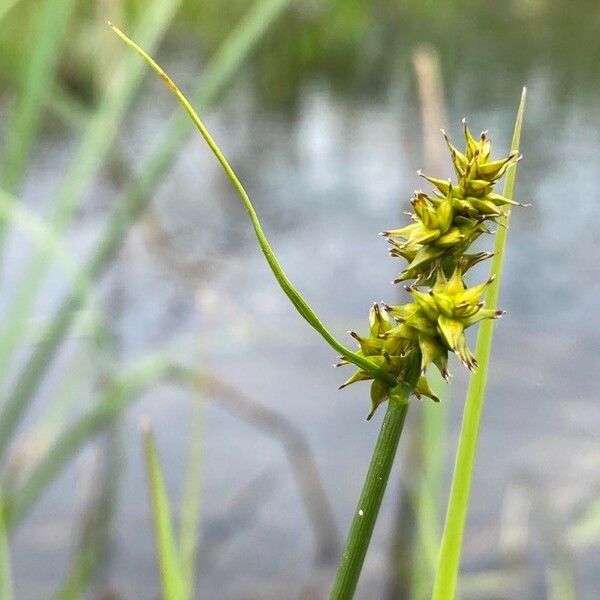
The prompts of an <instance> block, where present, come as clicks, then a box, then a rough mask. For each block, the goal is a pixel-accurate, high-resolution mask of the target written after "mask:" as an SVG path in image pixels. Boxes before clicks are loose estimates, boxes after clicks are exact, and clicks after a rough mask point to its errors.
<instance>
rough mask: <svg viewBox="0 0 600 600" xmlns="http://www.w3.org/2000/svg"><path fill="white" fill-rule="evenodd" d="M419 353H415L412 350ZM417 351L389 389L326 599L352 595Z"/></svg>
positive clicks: (409, 389)
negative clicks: (399, 379)
mask: <svg viewBox="0 0 600 600" xmlns="http://www.w3.org/2000/svg"><path fill="white" fill-rule="evenodd" d="M416 354H419V353H416ZM420 360H421V358H420V354H419V356H415V357H414V358H413V360H412V361H411V364H410V367H409V369H410V371H409V373H408V374H407V382H408V383H401V384H399V385H397V386H396V387H395V388H394V389H393V390H392V391H391V392H390V397H389V400H388V407H387V411H386V413H385V417H384V418H383V423H382V425H381V430H380V432H379V437H378V438H377V443H376V444H375V449H374V450H373V456H372V457H371V464H370V465H369V470H368V471H367V476H366V478H365V482H364V484H363V489H362V492H361V494H360V498H359V500H358V506H357V507H356V512H355V514H354V518H353V519H352V525H351V526H350V531H349V532H348V538H347V539H346V546H345V547H344V552H343V553H342V558H341V560H340V563H339V565H338V570H337V573H336V576H335V581H334V584H333V588H332V590H331V595H330V600H349V599H350V598H352V597H353V596H354V591H355V590H356V585H357V583H358V578H359V577H360V572H361V570H362V566H363V563H364V561H365V556H366V554H367V549H368V547H369V543H370V541H371V536H372V535H373V529H374V527H375V522H376V521H377V517H378V515H379V508H380V507H381V501H382V499H383V494H384V493H385V488H386V487H387V482H388V479H389V476H390V472H391V470H392V465H393V464H394V458H395V456H396V450H397V448H398V442H399V441H400V435H401V434H402V428H403V427H404V420H405V418H406V413H407V412H408V403H409V398H410V395H411V393H412V389H413V386H414V385H415V383H416V381H417V378H418V376H419V364H420Z"/></svg>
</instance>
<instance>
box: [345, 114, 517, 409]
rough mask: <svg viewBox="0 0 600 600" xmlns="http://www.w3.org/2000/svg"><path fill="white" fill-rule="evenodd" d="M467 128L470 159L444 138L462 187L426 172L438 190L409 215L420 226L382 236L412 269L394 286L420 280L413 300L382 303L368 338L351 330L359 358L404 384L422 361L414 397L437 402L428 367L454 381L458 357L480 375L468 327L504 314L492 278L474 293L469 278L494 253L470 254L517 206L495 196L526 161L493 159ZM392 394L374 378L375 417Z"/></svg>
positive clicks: (486, 144) (365, 376) (417, 198)
mask: <svg viewBox="0 0 600 600" xmlns="http://www.w3.org/2000/svg"><path fill="white" fill-rule="evenodd" d="M463 125H464V135H465V144H466V148H465V152H464V153H462V152H460V151H459V150H458V149H457V148H456V147H455V146H453V145H452V144H451V143H450V140H449V139H448V137H447V136H446V134H445V133H444V137H445V139H446V143H447V144H448V148H449V150H450V155H451V157H452V164H453V166H454V170H455V172H456V176H457V183H454V184H453V183H452V181H451V180H442V179H435V178H434V177H429V176H427V175H423V174H422V173H420V172H419V175H421V176H422V177H423V178H424V179H426V180H427V181H428V182H430V183H431V184H432V185H433V186H434V188H435V189H434V192H433V193H432V194H431V195H428V194H425V193H423V192H421V191H416V192H415V195H414V197H413V199H412V206H413V212H412V213H410V216H411V219H412V221H413V223H411V224H410V225H407V226H406V227H402V228H400V229H394V230H390V231H385V232H383V233H382V235H383V236H385V237H386V238H387V240H388V241H389V243H390V245H391V249H390V255H391V256H393V257H399V258H402V259H404V260H406V261H407V263H408V265H407V266H406V268H405V269H404V270H403V271H402V272H401V273H400V275H399V276H398V277H397V278H396V279H395V280H394V283H399V282H401V281H407V280H413V283H412V285H410V286H406V287H405V289H406V290H407V291H408V292H409V294H410V295H411V297H412V302H410V303H408V304H402V305H399V306H388V305H386V304H383V303H382V304H375V305H374V306H373V307H372V308H371V311H370V314H369V324H370V330H369V335H368V336H366V337H363V336H360V335H358V334H357V333H354V332H351V335H352V337H354V338H355V339H356V340H357V341H358V343H359V345H360V350H359V351H358V353H359V354H361V355H362V356H364V357H365V358H367V359H368V360H369V361H371V362H373V364H374V365H376V366H377V367H379V368H380V369H381V370H382V371H384V372H385V373H387V374H389V375H390V376H391V377H390V378H391V379H393V380H394V381H396V382H397V383H401V382H403V381H406V374H407V370H408V368H409V364H410V362H411V361H412V360H414V358H415V357H418V358H417V360H420V364H421V375H420V377H419V379H418V381H417V382H416V385H415V390H414V391H415V394H416V395H417V396H421V395H423V396H427V397H429V398H432V399H433V400H435V401H437V400H438V399H437V398H436V396H435V395H434V394H433V393H432V392H431V390H430V389H429V386H428V384H427V380H426V379H425V373H426V370H427V367H428V366H429V365H430V364H432V363H433V364H434V365H435V366H436V367H437V368H438V369H439V371H440V373H441V374H442V376H443V377H444V379H447V378H448V368H447V365H448V353H449V352H453V353H455V354H456V355H457V356H458V358H459V359H460V361H461V362H462V363H463V364H464V365H465V366H466V367H467V368H468V369H471V370H473V369H475V368H476V367H477V361H476V360H475V357H474V356H473V354H472V353H471V351H470V350H469V348H468V347H467V343H466V339H465V329H467V328H468V327H471V325H474V324H475V323H477V322H479V321H481V320H482V319H495V318H498V317H499V316H501V315H502V314H503V311H501V310H491V309H485V308H483V305H484V303H483V301H482V296H483V294H484V292H485V290H486V288H487V286H488V285H489V284H490V283H491V282H492V279H490V280H488V281H486V282H485V283H482V284H480V285H476V286H473V287H470V288H469V287H466V285H465V281H464V274H465V272H466V271H467V270H468V269H469V268H470V267H472V266H473V265H475V264H476V263H478V262H480V261H481V260H484V259H486V258H489V257H490V256H492V253H490V252H475V253H469V252H468V249H469V248H470V247H471V245H472V244H473V242H474V241H475V240H476V239H477V238H478V237H479V236H480V235H481V234H483V233H491V231H490V229H489V228H488V224H489V223H490V222H496V221H497V220H498V218H499V217H502V216H503V215H504V214H505V211H506V210H507V209H508V208H510V205H516V204H518V203H517V202H514V201H513V200H510V199H508V198H505V197H503V196H501V195H500V194H497V193H495V192H494V191H493V187H494V185H495V184H496V183H497V182H498V180H499V179H500V178H501V177H502V176H503V175H504V173H506V170H507V169H508V167H509V166H511V165H513V164H515V163H516V162H517V160H519V158H520V157H518V156H517V155H516V154H515V153H513V154H509V155H508V156H507V157H506V158H502V159H500V160H492V158H491V142H490V139H489V138H488V136H487V133H486V132H483V133H482V134H481V136H480V138H479V140H476V139H475V138H474V137H473V135H472V134H471V132H470V131H469V128H468V127H467V124H466V121H463ZM419 288H421V289H419ZM340 364H347V362H346V361H342V362H341V363H340ZM369 379H373V376H372V375H370V374H369V373H367V372H365V371H362V370H358V371H357V372H356V373H354V375H352V377H350V379H348V380H347V381H346V382H345V383H344V384H343V385H342V387H345V386H347V385H349V384H351V383H354V382H356V381H364V380H369ZM390 389H391V386H390V385H389V384H388V383H386V382H385V381H382V380H379V379H374V380H373V383H372V384H371V412H370V413H369V417H368V418H371V416H372V415H373V413H374V412H375V409H376V408H377V406H378V405H379V404H381V403H382V402H383V401H385V400H386V399H387V397H388V394H389V392H390Z"/></svg>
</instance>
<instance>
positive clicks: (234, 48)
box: [0, 0, 290, 456]
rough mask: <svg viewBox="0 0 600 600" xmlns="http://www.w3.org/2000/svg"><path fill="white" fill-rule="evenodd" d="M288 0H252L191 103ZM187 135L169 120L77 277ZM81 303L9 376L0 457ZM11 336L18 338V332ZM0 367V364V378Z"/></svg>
mask: <svg viewBox="0 0 600 600" xmlns="http://www.w3.org/2000/svg"><path fill="white" fill-rule="evenodd" d="M289 2H290V0H258V2H257V3H256V5H255V6H253V7H252V8H251V9H250V11H249V12H248V14H247V15H246V17H244V19H243V22H241V23H240V24H239V25H238V26H237V27H236V28H235V29H234V30H233V31H232V32H231V34H230V35H229V37H228V38H227V39H226V40H225V41H224V42H223V45H222V46H221V47H220V48H219V50H218V51H217V53H216V54H215V56H214V57H213V59H212V60H211V61H210V63H209V64H208V67H207V72H206V76H205V77H203V78H202V79H201V81H200V83H199V84H198V87H197V89H196V94H195V100H196V102H198V103H199V104H202V105H204V106H208V105H211V104H212V103H213V102H214V101H215V100H216V99H217V98H218V96H219V95H220V94H221V93H222V92H223V90H224V88H225V86H226V85H227V84H228V83H229V82H230V81H231V79H232V78H233V77H234V76H235V74H236V72H237V71H238V70H239V68H240V66H241V65H242V63H243V61H244V60H245V59H246V58H247V56H248V54H249V53H250V52H251V50H252V48H253V47H254V45H255V44H256V42H257V41H258V40H259V39H260V38H261V37H262V36H263V35H264V34H265V32H266V31H267V29H268V27H269V25H271V24H272V22H273V21H274V20H275V18H276V17H277V16H278V15H279V14H280V13H281V11H282V10H283V8H285V7H286V6H287V5H288V4H289ZM190 134H191V132H190V128H189V125H188V122H187V119H186V118H185V116H182V117H181V118H177V117H174V118H173V119H171V121H170V123H169V127H168V128H167V131H166V133H165V134H164V136H163V138H162V139H161V141H160V143H159V144H158V147H157V149H156V150H155V151H154V152H153V154H152V156H151V158H150V159H149V161H148V163H147V165H146V168H145V169H144V170H143V174H142V175H141V176H140V178H139V179H138V180H136V181H134V182H133V183H132V184H131V186H129V188H128V189H127V190H126V192H125V194H124V196H123V198H121V199H120V200H119V201H118V202H117V209H116V210H115V212H114V213H113V214H112V216H111V218H110V220H109V222H108V223H107V225H106V227H105V229H104V233H103V234H102V236H101V238H100V240H99V242H98V244H97V246H96V248H95V250H94V252H93V254H92V256H91V258H90V259H89V260H88V262H87V263H86V264H85V265H84V266H82V267H81V271H80V275H81V277H82V280H83V279H89V280H96V279H98V278H99V277H100V276H101V275H102V273H103V272H104V270H105V269H106V268H107V266H108V265H109V264H110V261H111V260H112V259H113V257H114V255H115V254H116V252H117V251H118V250H119V248H120V246H121V243H122V241H123V239H124V237H125V235H126V234H127V231H129V228H130V227H131V225H132V224H133V223H134V222H135V220H136V219H137V217H138V216H139V214H140V213H141V212H142V211H143V210H144V209H145V208H146V206H147V204H148V202H149V200H150V198H151V195H152V190H153V189H154V187H155V185H156V184H157V183H158V181H159V180H160V178H161V176H162V175H163V174H164V173H165V172H166V171H167V170H168V169H169V168H170V166H171V165H172V164H173V162H174V161H175V159H176V158H177V156H178V154H179V150H180V149H181V147H182V145H183V144H184V143H185V141H186V140H187V138H188V137H189V135H190ZM83 303H84V298H83V296H82V294H81V292H80V290H79V286H75V287H73V288H72V289H71V291H70V292H69V295H68V296H67V298H66V299H65V300H64V302H63V303H62V304H61V305H60V307H59V308H58V310H57V311H56V313H55V314H54V316H53V318H52V320H51V322H50V323H49V325H48V327H47V328H46V329H45V331H44V334H43V335H42V336H41V337H42V339H43V340H44V342H43V343H41V344H39V345H38V346H37V347H36V348H35V349H34V351H33V354H32V355H31V357H30V358H29V360H28V361H27V362H26V363H25V365H24V366H23V368H22V370H21V372H20V373H19V374H18V376H17V377H16V378H15V384H14V387H13V389H12V390H11V392H10V393H9V394H8V395H7V397H6V399H5V401H4V405H3V408H2V412H1V413H0V456H1V455H2V454H3V453H4V451H5V450H6V447H7V445H8V443H9V441H10V439H11V435H12V432H13V431H14V430H15V428H16V426H17V425H18V423H19V422H20V420H21V418H22V416H23V414H24V412H25V410H26V409H27V406H28V405H29V402H31V399H32V397H33V395H34V394H35V392H36V391H37V389H38V387H39V385H40V383H41V381H42V379H43V377H44V375H45V373H46V371H47V369H48V367H49V365H50V364H51V363H52V359H53V357H54V355H55V354H56V352H57V350H58V348H59V347H60V345H61V344H62V342H63V340H64V339H65V336H66V335H67V333H68V331H69V330H70V328H71V326H72V324H73V322H74V321H75V319H76V317H77V314H78V311H79V309H80V308H81V307H82V305H83ZM12 337H15V336H12ZM16 338H18V339H20V337H19V336H16ZM0 347H3V348H4V346H3V344H1V343H0ZM3 356H4V354H3V353H0V365H1V363H2V360H3V359H2V357H3ZM2 371H3V370H2V368H1V366H0V379H1V377H2Z"/></svg>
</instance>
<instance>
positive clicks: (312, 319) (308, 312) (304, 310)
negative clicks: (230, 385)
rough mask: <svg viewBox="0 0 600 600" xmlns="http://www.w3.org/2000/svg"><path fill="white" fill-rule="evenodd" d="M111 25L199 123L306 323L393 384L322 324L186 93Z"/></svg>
mask: <svg viewBox="0 0 600 600" xmlns="http://www.w3.org/2000/svg"><path fill="white" fill-rule="evenodd" d="M111 28H112V29H113V31H114V32H115V33H116V34H117V35H118V36H119V37H120V38H121V39H122V40H123V41H124V42H125V43H126V44H127V45H128V46H129V47H130V48H132V49H133V50H135V51H136V52H137V53H138V54H139V55H140V56H141V57H142V58H143V59H144V60H145V61H146V62H147V63H148V65H149V66H150V67H151V68H152V69H153V70H154V71H155V72H156V73H157V75H159V77H161V79H162V80H163V81H164V82H165V83H166V84H167V86H168V88H169V89H170V90H171V92H172V93H173V95H174V96H175V97H176V98H177V100H178V101H179V103H180V104H181V105H182V106H183V108H184V110H185V111H186V112H187V114H188V116H189V117H190V119H191V120H192V122H193V123H194V125H195V126H196V129H198V131H199V132H200V135H201V136H202V137H203V138H204V140H205V142H206V143H207V144H208V146H209V148H210V150H211V151H212V153H213V154H214V155H215V157H216V159H217V160H218V161H219V164H220V165H221V167H222V168H223V171H224V172H225V174H226V175H227V177H228V178H229V180H230V182H231V184H232V185H233V187H234V189H235V190H236V192H237V193H238V195H239V196H240V198H241V200H242V202H243V204H244V206H245V208H246V210H247V212H248V215H249V216H250V220H251V222H252V226H253V228H254V232H255V234H256V238H257V240H258V243H259V245H260V248H261V250H262V252H263V254H264V256H265V259H266V260H267V263H268V264H269V267H270V268H271V271H272V272H273V275H274V276H275V279H276V280H277V283H278V284H279V285H280V287H281V289H282V290H283V292H284V293H285V294H286V296H287V297H288V298H289V299H290V301H291V303H292V304H293V305H294V307H295V308H296V310H297V311H298V313H299V314H300V315H301V316H302V317H303V318H304V319H305V320H306V321H307V323H308V324H309V325H310V326H311V327H312V328H313V329H315V330H316V331H317V333H319V334H320V335H321V337H322V338H323V339H324V340H325V341H326V342H327V343H328V344H329V345H330V346H331V347H332V348H333V349H334V350H336V351H337V352H339V353H340V354H341V355H342V356H343V357H344V358H345V359H347V360H348V361H350V362H352V363H354V364H356V365H357V366H359V367H360V368H361V369H363V370H365V371H367V372H368V373H370V374H372V375H373V376H374V377H377V378H378V379H382V380H384V381H386V382H387V383H389V384H390V385H394V384H395V381H394V380H393V378H392V377H390V375H388V374H387V373H385V372H383V371H382V370H381V369H379V368H377V367H376V366H375V365H374V364H373V363H372V362H371V361H369V360H367V359H366V358H364V357H362V356H360V355H358V354H356V353H355V352H352V351H351V350H349V349H347V348H346V347H344V346H343V345H342V344H341V342H339V341H338V340H337V339H335V338H334V337H333V335H332V334H331V333H330V332H329V330H327V329H326V328H325V326H324V325H323V323H322V322H321V321H320V319H319V318H318V317H317V315H316V313H315V312H314V311H313V309H312V308H311V307H310V306H309V304H308V303H307V302H306V300H305V299H304V298H303V297H302V296H301V295H300V293H299V292H298V290H296V288H295V287H294V286H293V284H292V282H291V281H290V280H289V279H288V277H287V275H286V274H285V272H284V271H283V269H282V267H281V265H280V264H279V261H278V260H277V257H276V255H275V253H274V251H273V249H272V248H271V245H270V244H269V241H268V240H267V237H266V236H265V233H264V231H263V228H262V225H261V223H260V220H259V218H258V215H257V213H256V210H255V209H254V206H253V204H252V202H251V200H250V198H249V196H248V193H247V192H246V190H245V188H244V186H243V185H242V183H241V182H240V180H239V179H238V177H237V175H236V174H235V172H234V170H233V169H232V168H231V165H230V164H229V162H228V161H227V159H226V158H225V155H224V154H223V152H222V151H221V149H220V148H219V146H218V145H217V143H216V142H215V140H214V139H213V137H212V136H211V135H210V133H209V131H208V129H207V128H206V126H205V125H204V123H203V121H202V120H201V119H200V117H199V116H198V114H197V113H196V111H195V110H194V108H193V107H192V105H191V104H190V102H189V101H188V99H187V98H186V97H185V96H184V94H183V93H182V92H181V91H180V90H179V88H178V87H177V86H176V85H175V83H174V82H173V80H172V79H171V78H170V77H169V75H167V73H166V72H165V71H164V70H163V69H162V67H161V66H160V65H159V64H158V63H157V62H156V61H155V60H154V59H153V58H152V57H151V56H150V55H148V54H147V53H146V52H145V51H144V50H142V48H140V47H139V46H138V45H137V44H136V43H135V42H134V41H133V40H131V39H130V38H129V37H127V36H126V35H125V34H124V33H123V32H122V31H121V30H120V29H119V28H118V27H115V26H114V25H112V24H111Z"/></svg>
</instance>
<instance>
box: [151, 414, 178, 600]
mask: <svg viewBox="0 0 600 600" xmlns="http://www.w3.org/2000/svg"><path fill="white" fill-rule="evenodd" d="M142 435H143V437H144V456H145V459H146V474H147V477H148V488H149V493H150V503H151V508H152V522H153V525H154V536H155V545H156V560H157V565H158V570H159V579H160V582H161V586H162V597H163V599H164V600H183V599H184V598H185V597H186V595H185V591H184V590H185V586H184V583H183V577H182V574H181V567H180V564H179V557H178V555H177V550H176V546H175V537H174V535H173V528H172V525H171V512H170V509H169V499H168V498H167V489H166V486H165V480H164V476H163V472H162V468H161V466H160V459H159V456H158V451H157V449H156V443H155V441H154V436H153V435H152V431H151V430H150V424H149V423H148V422H147V421H145V422H144V423H142Z"/></svg>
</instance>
